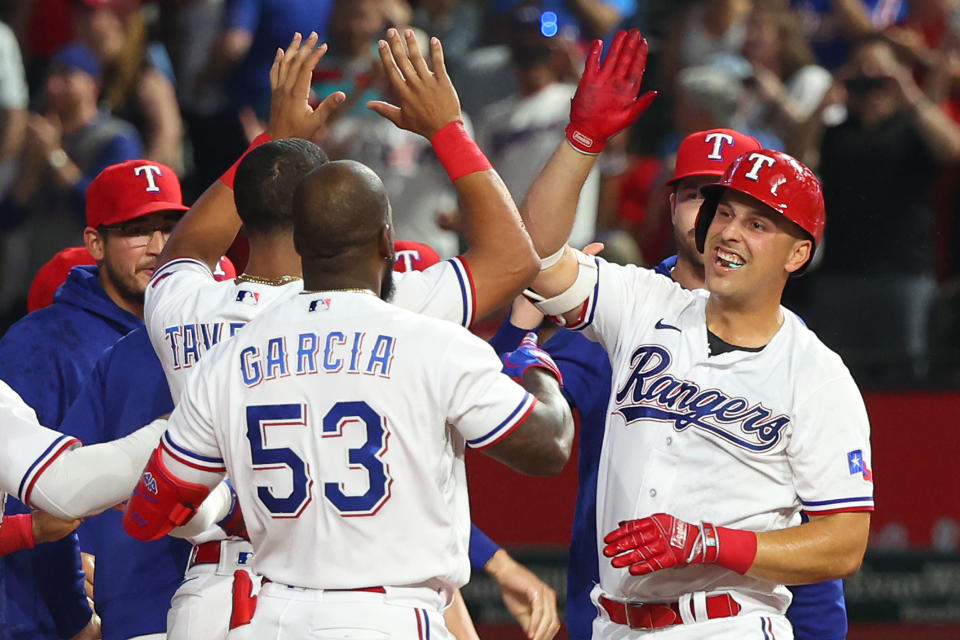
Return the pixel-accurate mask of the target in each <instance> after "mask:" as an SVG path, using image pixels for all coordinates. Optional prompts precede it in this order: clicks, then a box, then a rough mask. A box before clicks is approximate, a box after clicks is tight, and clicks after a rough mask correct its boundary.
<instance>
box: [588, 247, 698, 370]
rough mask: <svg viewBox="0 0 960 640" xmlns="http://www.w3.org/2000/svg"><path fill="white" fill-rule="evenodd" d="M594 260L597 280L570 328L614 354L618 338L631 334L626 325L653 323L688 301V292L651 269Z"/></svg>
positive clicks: (600, 259) (627, 336) (599, 259)
mask: <svg viewBox="0 0 960 640" xmlns="http://www.w3.org/2000/svg"><path fill="white" fill-rule="evenodd" d="M594 259H595V260H596V262H597V270H596V282H595V283H594V286H593V289H592V290H591V292H590V294H589V296H588V297H587V299H586V300H585V301H584V303H583V307H582V309H581V315H580V320H579V322H576V323H574V324H572V325H571V326H570V327H569V328H570V329H573V330H574V331H583V332H584V335H585V336H587V337H588V338H590V339H591V340H593V341H595V342H599V343H600V344H602V345H603V346H604V348H605V349H606V350H607V353H614V352H615V351H616V347H617V345H618V344H619V341H620V340H621V339H624V338H629V336H631V335H632V334H631V332H630V331H627V330H625V329H626V328H628V327H635V326H646V325H648V324H650V325H652V324H653V323H654V322H655V321H656V320H657V318H659V317H660V316H662V315H664V311H669V310H672V309H674V308H679V307H681V306H683V305H686V304H687V303H688V302H689V298H690V295H691V294H690V293H689V292H687V291H685V290H684V289H683V288H682V287H680V285H678V284H676V283H675V282H673V281H672V280H670V279H669V278H664V277H663V276H661V275H660V274H658V273H656V272H655V271H652V270H651V269H645V268H643V267H637V266H635V265H626V266H622V265H617V264H610V263H609V262H607V261H606V260H604V259H603V258H594ZM671 302H675V303H676V306H674V305H673V304H671Z"/></svg>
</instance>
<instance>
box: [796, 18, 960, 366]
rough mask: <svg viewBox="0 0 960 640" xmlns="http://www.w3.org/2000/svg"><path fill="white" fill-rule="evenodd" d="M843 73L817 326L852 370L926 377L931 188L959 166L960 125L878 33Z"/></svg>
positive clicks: (829, 145) (828, 134)
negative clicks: (902, 370)
mask: <svg viewBox="0 0 960 640" xmlns="http://www.w3.org/2000/svg"><path fill="white" fill-rule="evenodd" d="M838 73H840V74H842V75H843V76H844V77H845V78H846V81H845V83H844V84H845V90H844V92H845V94H846V99H845V104H846V108H847V110H848V117H847V119H846V120H845V121H844V122H842V123H841V124H839V125H837V126H833V127H828V128H827V129H826V131H824V133H823V138H822V143H821V145H820V174H821V177H822V180H823V188H824V197H825V200H826V205H827V209H828V210H829V211H830V212H831V215H830V216H829V218H828V221H827V229H826V236H825V241H824V244H823V249H824V256H823V265H822V268H821V273H820V274H819V276H820V277H819V278H818V279H817V284H816V286H813V287H812V289H813V290H814V291H815V292H816V299H815V300H816V303H815V304H816V308H815V309H814V310H813V311H814V314H813V315H811V316H810V324H811V327H812V328H813V329H814V330H817V331H818V332H822V333H823V334H824V340H825V341H826V342H827V343H828V344H831V343H832V346H835V347H837V348H838V349H839V350H841V351H846V353H848V354H850V356H851V359H850V360H848V361H849V362H851V365H852V366H853V367H854V368H855V367H856V365H857V363H860V364H864V363H865V362H867V360H865V358H869V360H870V361H876V360H877V359H879V360H881V361H883V362H885V363H889V364H904V362H903V360H906V364H909V365H911V368H910V369H908V370H907V371H908V372H910V371H912V373H913V374H914V375H923V374H924V368H925V358H926V352H927V347H926V344H927V337H926V336H927V331H926V327H927V320H928V319H927V314H928V307H929V304H930V301H931V299H932V297H933V295H934V289H935V284H934V280H933V277H932V268H933V256H932V254H933V252H932V251H931V247H932V217H933V214H932V202H931V196H932V188H933V185H934V182H935V180H936V178H937V174H938V170H939V168H940V167H941V166H942V165H944V164H946V163H951V162H957V161H958V160H960V127H958V126H957V124H956V123H954V122H953V121H952V120H950V118H948V117H947V116H946V115H945V114H944V113H943V111H941V110H940V109H939V108H938V107H937V105H935V104H934V103H933V102H931V101H930V100H929V99H928V98H927V97H926V95H924V93H923V91H921V90H920V88H919V87H918V86H917V84H916V82H915V81H914V79H913V76H912V75H911V73H910V70H909V68H908V67H907V66H905V65H904V64H902V63H901V62H900V61H899V60H897V58H896V57H895V55H894V52H893V49H892V48H891V46H890V45H889V44H888V43H887V42H885V41H884V40H883V39H882V38H881V37H879V36H877V37H872V38H870V39H868V40H865V41H863V42H861V43H860V44H858V45H857V46H856V48H855V49H854V50H853V52H852V55H851V61H850V63H849V65H848V67H847V68H845V69H843V70H841V71H840V72H838ZM838 95H842V92H841V91H840V90H839V89H838V90H832V91H831V93H829V94H828V97H827V98H826V99H825V102H826V103H829V102H831V101H832V100H835V99H836V98H837V96H838ZM819 115H820V114H819V110H818V112H815V113H814V114H813V119H814V120H815V122H816V121H818V119H819ZM901 375H902V374H901Z"/></svg>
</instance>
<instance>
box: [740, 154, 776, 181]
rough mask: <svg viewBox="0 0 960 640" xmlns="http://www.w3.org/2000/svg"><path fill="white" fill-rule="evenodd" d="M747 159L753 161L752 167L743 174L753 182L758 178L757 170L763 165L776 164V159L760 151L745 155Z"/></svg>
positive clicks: (770, 165)
mask: <svg viewBox="0 0 960 640" xmlns="http://www.w3.org/2000/svg"><path fill="white" fill-rule="evenodd" d="M747 160H748V161H752V162H753V167H751V169H750V171H747V173H746V174H744V175H745V176H746V177H747V178H749V179H751V180H753V181H754V182H757V181H758V180H759V179H760V175H759V172H760V169H761V168H762V167H763V166H764V165H766V166H768V167H772V166H773V165H775V164H777V161H776V160H774V159H773V158H771V157H770V156H765V155H763V154H762V153H751V154H750V155H749V156H747Z"/></svg>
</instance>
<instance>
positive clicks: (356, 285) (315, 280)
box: [303, 258, 383, 292]
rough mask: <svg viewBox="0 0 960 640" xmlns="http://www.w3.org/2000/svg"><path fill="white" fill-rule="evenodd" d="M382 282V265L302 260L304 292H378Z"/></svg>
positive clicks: (335, 260)
mask: <svg viewBox="0 0 960 640" xmlns="http://www.w3.org/2000/svg"><path fill="white" fill-rule="evenodd" d="M382 281H383V272H382V264H375V263H372V262H371V263H370V264H364V263H358V262H354V261H350V262H346V261H344V260H337V259H331V260H322V259H319V260H318V259H316V258H313V259H309V260H308V259H304V261H303V288H304V290H305V291H336V290H338V289H350V290H353V289H369V290H370V291H374V292H379V291H380V287H381V285H382Z"/></svg>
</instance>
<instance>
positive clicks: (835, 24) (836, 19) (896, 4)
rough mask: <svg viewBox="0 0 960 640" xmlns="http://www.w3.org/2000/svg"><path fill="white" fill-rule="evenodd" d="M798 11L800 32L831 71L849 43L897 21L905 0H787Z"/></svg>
mask: <svg viewBox="0 0 960 640" xmlns="http://www.w3.org/2000/svg"><path fill="white" fill-rule="evenodd" d="M790 6H791V7H793V9H794V10H795V11H797V12H798V13H799V14H800V20H801V24H802V26H803V35H804V38H805V39H806V40H807V42H809V43H810V46H811V47H813V52H814V54H815V55H816V57H817V62H818V63H819V64H820V65H822V66H823V67H825V68H827V69H829V70H830V71H833V70H834V69H836V68H837V67H839V66H840V65H842V64H843V63H844V62H845V61H846V59H847V57H848V56H849V53H850V43H851V42H856V41H858V40H860V39H862V38H865V37H867V36H871V35H876V34H877V33H879V32H880V31H883V30H884V29H886V28H888V27H890V26H891V25H894V24H897V23H899V22H901V21H902V20H903V18H904V16H906V13H907V1H906V0H790Z"/></svg>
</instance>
